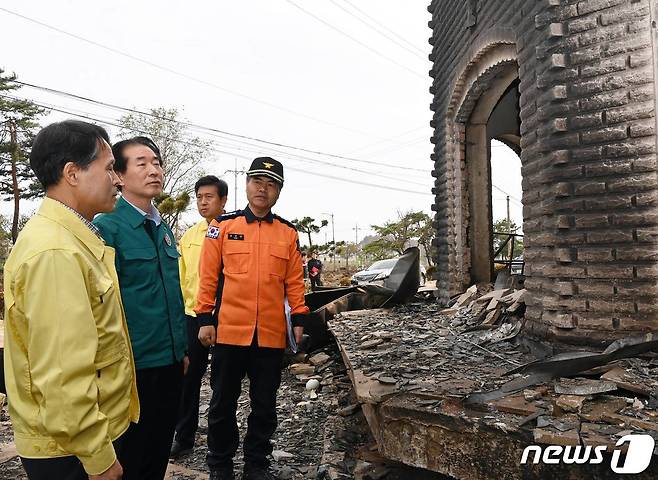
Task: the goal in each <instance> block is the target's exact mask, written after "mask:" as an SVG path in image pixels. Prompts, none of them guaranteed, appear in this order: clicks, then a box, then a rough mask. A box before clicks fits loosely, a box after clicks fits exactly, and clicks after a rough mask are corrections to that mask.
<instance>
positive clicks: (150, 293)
mask: <svg viewBox="0 0 658 480" xmlns="http://www.w3.org/2000/svg"><path fill="white" fill-rule="evenodd" d="M144 221H145V217H144V216H143V215H142V214H141V213H139V212H138V211H137V210H136V209H135V208H134V207H133V206H132V205H130V204H129V203H128V202H127V201H126V200H124V199H123V198H119V200H118V201H117V204H116V207H115V208H114V211H113V212H112V213H106V214H102V215H99V216H98V217H96V219H95V220H94V224H95V225H96V226H97V227H98V228H99V229H100V231H101V234H102V235H103V238H104V239H105V242H107V244H108V245H110V246H112V247H114V248H115V250H116V267H117V273H118V274H119V287H120V289H121V298H122V300H123V306H124V308H125V311H126V318H127V320H128V330H129V332H130V341H131V343H132V346H133V352H134V355H135V365H136V366H137V369H142V368H153V367H162V366H166V365H171V364H172V363H174V362H179V361H181V360H182V359H183V356H184V355H185V352H186V350H187V338H186V330H185V310H184V306H183V296H182V294H181V289H180V280H179V276H178V257H179V256H180V255H179V253H178V250H176V241H175V238H174V235H173V233H172V232H171V229H170V228H169V227H168V226H167V225H166V224H165V223H164V222H161V223H160V225H159V226H158V227H156V228H155V238H156V242H155V243H154V242H153V240H151V237H150V236H149V234H148V233H147V231H146V228H145V227H144ZM156 245H157V248H156Z"/></svg>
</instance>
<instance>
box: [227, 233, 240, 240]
mask: <svg viewBox="0 0 658 480" xmlns="http://www.w3.org/2000/svg"><path fill="white" fill-rule="evenodd" d="M228 239H229V240H244V234H242V233H229V234H228Z"/></svg>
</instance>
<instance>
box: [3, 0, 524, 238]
mask: <svg viewBox="0 0 658 480" xmlns="http://www.w3.org/2000/svg"><path fill="white" fill-rule="evenodd" d="M427 3H428V2H427V0H406V1H404V2H400V1H393V0H378V1H375V0H322V1H317V0H316V1H309V0H268V1H264V0H253V1H250V2H237V1H230V2H229V1H216V2H210V1H205V2H199V1H197V2H178V1H170V0H161V1H158V2H155V1H140V2H135V1H131V2H128V1H125V0H115V1H112V2H89V1H81V0H61V1H57V2H52V1H30V2H19V1H4V2H2V3H0V25H2V29H3V34H4V36H5V38H8V39H9V38H11V39H14V41H12V43H11V45H8V44H7V46H6V47H5V48H4V49H3V51H2V55H0V67H1V68H3V69H5V70H6V71H8V72H15V73H17V74H18V76H19V80H22V81H24V82H27V83H31V84H34V85H36V86H40V87H48V88H51V89H55V90H59V91H63V92H68V93H71V94H75V95H79V96H83V97H87V98H90V99H94V100H97V101H101V102H104V103H106V104H111V105H117V106H121V107H127V108H134V109H137V110H148V109H150V108H153V107H167V108H178V109H180V110H181V111H182V116H183V118H184V119H185V120H187V121H189V122H192V123H194V124H196V125H200V126H203V127H208V128H212V129H216V130H221V131H224V132H228V133H230V134H238V135H243V136H248V137H252V138H255V139H259V140H266V141H269V142H274V143H278V144H285V145H287V146H288V147H279V146H273V145H271V144H268V143H264V142H260V141H258V140H245V139H243V138H240V137H235V136H233V135H227V134H222V135H217V134H213V133H211V132H209V131H208V130H201V129H197V130H195V131H193V132H191V133H192V134H193V135H197V136H200V137H203V138H207V139H210V140H213V141H214V145H215V147H214V150H213V151H212V152H210V154H209V156H208V158H207V159H205V161H204V164H205V167H206V169H207V171H208V172H209V173H214V174H216V175H218V176H224V178H225V179H226V180H227V181H228V182H229V186H230V187H231V190H230V197H229V205H230V207H231V208H233V205H234V198H232V197H233V184H234V183H233V182H234V180H233V175H232V174H226V173H225V172H226V171H227V170H230V169H233V168H234V165H235V162H236V161H237V165H238V169H241V168H246V167H248V165H249V163H250V160H251V159H252V158H253V157H255V156H259V155H269V156H273V157H275V158H277V159H279V160H281V161H282V162H283V164H284V166H285V167H286V172H285V176H286V186H285V188H284V190H283V192H282V195H281V198H280V200H279V203H278V204H277V206H276V207H275V211H276V212H277V213H279V214H280V215H281V216H283V217H285V218H289V219H292V218H295V217H302V216H306V215H309V216H312V217H315V218H318V219H322V218H328V217H327V216H326V215H325V214H327V213H333V214H334V219H335V230H336V239H337V240H351V241H353V240H354V238H355V230H354V228H355V227H356V226H357V225H358V228H359V239H361V238H362V237H363V236H364V235H366V234H368V233H371V229H370V225H372V224H381V223H383V222H384V221H386V220H389V219H393V218H395V217H396V215H397V212H398V211H407V210H423V211H425V212H427V213H428V214H431V213H432V212H431V204H432V195H431V193H430V189H431V187H432V180H433V179H432V177H431V175H430V171H431V167H432V165H431V162H430V159H429V156H430V153H431V151H432V144H431V143H430V142H429V138H430V136H431V134H432V132H431V129H430V127H429V121H430V119H431V111H430V110H429V104H430V102H431V96H430V94H429V93H428V88H429V85H430V78H429V76H428V74H427V72H428V70H429V69H430V67H431V66H430V63H429V61H428V60H427V55H428V53H429V51H430V46H429V44H428V42H427V40H428V38H429V37H430V35H431V32H430V30H429V28H428V27H427V22H428V21H429V19H430V18H429V13H428V12H427ZM20 95H21V96H23V97H26V98H30V99H33V100H34V101H36V102H40V103H42V104H44V105H49V106H53V107H55V108H57V109H59V110H64V111H66V112H69V113H60V112H55V111H53V112H52V113H51V114H50V115H49V116H48V117H47V118H46V119H44V124H45V123H48V122H50V121H54V120H60V119H64V118H70V117H72V114H73V113H74V114H78V115H83V116H86V117H90V118H93V119H96V121H97V122H98V123H101V122H105V126H106V128H108V130H109V131H110V133H111V134H114V135H115V136H116V133H117V129H116V128H115V127H112V126H111V124H112V123H116V121H117V119H118V118H119V117H120V116H121V115H122V112H121V111H120V110H117V109H114V108H110V107H103V106H99V105H97V104H93V103H89V102H82V101H78V100H74V99H71V98H70V97H67V96H64V95H61V94H53V93H47V92H45V91H43V90H40V89H36V88H31V87H24V88H22V89H21V91H20ZM289 147H296V148H289ZM309 151H314V152H320V153H310V152H309ZM492 151H493V159H492V165H493V174H492V177H493V182H494V184H495V185H496V188H494V190H493V199H494V218H500V217H503V216H504V215H505V197H506V194H505V193H503V192H507V193H509V194H510V195H511V197H512V200H511V214H512V217H513V218H515V219H517V223H519V221H520V216H521V206H520V203H519V201H520V198H521V186H520V172H518V170H519V165H518V159H515V158H514V155H510V154H509V152H508V151H507V149H506V147H502V146H498V147H496V148H494V149H493V150H492ZM341 157H346V158H341ZM517 172H518V173H517ZM238 182H239V187H238V199H237V204H238V207H240V208H241V207H243V206H244V205H245V204H246V200H245V196H244V179H243V178H241V177H239V178H238ZM3 207H4V209H3V211H5V212H7V211H9V205H6V204H5V205H3ZM34 207H35V205H30V206H27V208H28V209H29V208H34ZM186 218H187V219H189V220H192V219H194V209H193V208H192V209H191V211H190V213H189V214H188V216H187V217H186ZM327 234H328V235H329V238H328V239H329V240H330V239H331V233H330V232H329V231H328V232H327ZM324 235H325V234H324V232H323V233H321V234H319V235H318V238H317V240H318V241H324V239H325V238H324Z"/></svg>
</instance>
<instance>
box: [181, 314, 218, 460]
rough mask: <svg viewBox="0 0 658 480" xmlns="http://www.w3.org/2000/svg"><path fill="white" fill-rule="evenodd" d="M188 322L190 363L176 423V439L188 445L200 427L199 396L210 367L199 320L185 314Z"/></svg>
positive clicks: (192, 441) (190, 445)
mask: <svg viewBox="0 0 658 480" xmlns="http://www.w3.org/2000/svg"><path fill="white" fill-rule="evenodd" d="M185 321H186V323H187V346H188V347H187V348H188V355H189V358H190V365H189V367H187V374H186V375H185V378H184V379H183V395H182V397H181V403H180V410H179V412H178V423H177V424H176V441H177V442H178V443H180V444H181V445H185V446H186V447H192V446H193V445H194V436H195V434H196V431H197V428H198V427H199V398H200V391H201V380H202V379H203V376H204V375H205V373H206V369H207V368H208V352H209V350H210V349H209V347H204V346H203V345H202V344H201V342H199V321H198V320H197V319H196V317H190V316H189V315H186V316H185Z"/></svg>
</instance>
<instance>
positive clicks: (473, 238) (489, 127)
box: [464, 64, 520, 283]
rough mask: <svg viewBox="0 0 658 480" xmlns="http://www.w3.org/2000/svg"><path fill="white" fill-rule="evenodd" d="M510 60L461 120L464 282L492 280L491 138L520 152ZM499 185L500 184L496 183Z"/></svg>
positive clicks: (514, 75) (515, 81) (514, 74)
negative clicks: (465, 192)
mask: <svg viewBox="0 0 658 480" xmlns="http://www.w3.org/2000/svg"><path fill="white" fill-rule="evenodd" d="M517 75H518V74H517V72H516V70H515V68H514V65H513V64H510V65H507V66H506V68H504V69H503V70H502V71H500V72H498V74H496V75H495V76H493V77H492V78H491V79H490V81H489V85H488V88H487V89H486V90H484V91H483V92H482V94H481V96H480V98H479V99H478V101H477V102H476V103H475V105H474V108H473V112H472V114H471V116H470V117H469V118H468V120H467V122H466V123H465V140H466V156H465V159H464V160H465V166H466V169H467V172H468V197H469V201H468V205H469V218H470V221H469V225H468V230H467V244H468V246H467V248H469V250H470V258H471V271H470V279H469V281H468V282H467V283H479V282H487V283H488V282H492V281H493V280H494V254H495V252H494V250H493V243H494V242H493V237H494V230H493V221H494V218H493V202H492V197H493V194H494V192H493V184H492V181H491V175H492V174H491V155H492V152H491V142H492V140H494V139H495V140H498V141H500V142H503V143H504V144H505V145H507V146H508V147H510V148H511V149H512V150H513V151H514V152H516V153H517V155H518V154H519V153H520V133H519V126H520V125H519V124H520V120H519V106H518V105H519V98H518V77H517ZM498 188H499V189H500V187H498Z"/></svg>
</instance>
